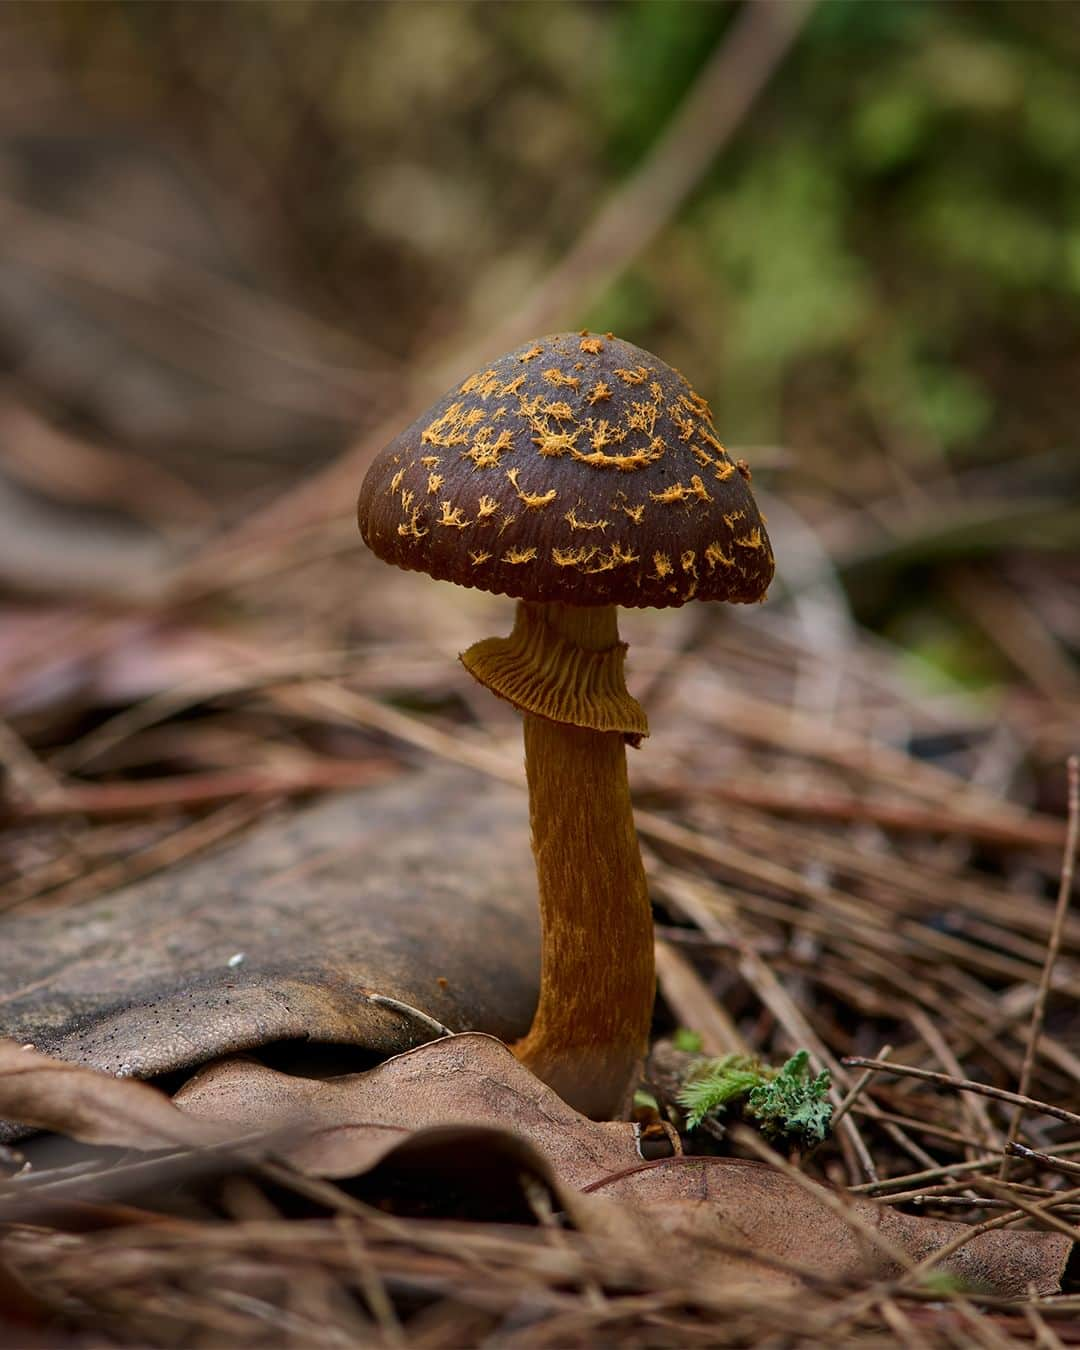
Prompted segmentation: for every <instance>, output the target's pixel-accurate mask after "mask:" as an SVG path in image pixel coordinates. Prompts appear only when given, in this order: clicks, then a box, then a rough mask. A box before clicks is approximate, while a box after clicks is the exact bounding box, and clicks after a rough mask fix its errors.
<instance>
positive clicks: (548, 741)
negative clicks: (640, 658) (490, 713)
mask: <svg viewBox="0 0 1080 1350" xmlns="http://www.w3.org/2000/svg"><path fill="white" fill-rule="evenodd" d="M544 610H545V613H544V617H545V619H546V621H547V623H548V624H549V625H550V626H551V627H552V628H553V629H554V630H555V631H556V632H558V633H559V634H560V635H561V636H563V637H565V638H567V639H569V640H570V641H572V642H574V643H576V644H577V645H579V646H581V647H585V648H590V649H592V650H604V649H605V648H607V647H610V646H611V645H613V644H614V643H617V642H618V640H619V637H618V628H617V623H616V614H615V608H614V606H602V607H596V608H591V609H585V608H572V607H570V606H566V605H548V606H545V607H544ZM525 768H526V774H527V777H528V783H529V816H530V820H531V824H532V837H533V853H534V855H535V858H536V872H537V880H538V883H539V892H540V916H541V926H542V956H541V974H540V1000H539V1003H538V1005H537V1009H536V1015H535V1017H534V1019H533V1024H532V1027H531V1028H530V1030H529V1033H528V1035H527V1036H526V1037H525V1038H524V1040H522V1041H519V1042H518V1043H517V1045H516V1046H515V1047H514V1051H515V1053H516V1054H517V1056H518V1058H519V1059H521V1060H522V1061H523V1062H524V1063H525V1064H527V1065H528V1066H529V1067H530V1068H531V1069H532V1070H533V1072H534V1073H536V1074H537V1075H538V1076H539V1077H540V1078H542V1079H543V1080H544V1081H545V1082H546V1083H548V1084H550V1085H551V1086H552V1087H553V1088H554V1089H555V1091H556V1092H558V1093H559V1095H560V1096H561V1097H563V1098H564V1100H566V1101H568V1102H569V1103H570V1104H571V1105H572V1106H575V1107H576V1108H577V1109H578V1110H579V1111H582V1112H584V1113H585V1114H586V1115H590V1116H594V1117H598V1118H611V1117H612V1116H615V1115H617V1114H619V1113H620V1112H621V1111H622V1110H624V1109H625V1107H626V1105H627V1102H628V1098H629V1095H630V1093H631V1091H632V1090H633V1087H634V1084H635V1082H636V1080H637V1076H638V1073H639V1070H640V1065H641V1060H642V1057H643V1056H644V1053H645V1050H646V1048H647V1044H648V1035H649V1024H650V1021H651V1017H652V1005H653V997H654V992H655V978H656V977H655V970H654V966H653V925H652V912H651V909H650V906H649V893H648V887H647V885H646V881H645V871H644V868H643V867H642V864H641V853H640V850H639V848H638V841H637V834H636V831H635V829H634V819H633V812H632V809H631V804H630V789H629V785H628V783H627V777H626V748H625V743H624V740H623V736H622V734H621V733H619V732H612V731H590V730H587V729H585V728H582V727H574V726H567V725H564V724H562V723H559V722H553V721H551V720H550V719H548V718H544V717H537V716H534V715H533V714H531V713H526V714H525Z"/></svg>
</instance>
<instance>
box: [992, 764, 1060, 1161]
mask: <svg viewBox="0 0 1080 1350" xmlns="http://www.w3.org/2000/svg"><path fill="white" fill-rule="evenodd" d="M1067 771H1068V776H1069V830H1068V834H1067V836H1066V839H1065V857H1064V860H1063V862H1062V865H1061V885H1060V886H1059V888H1058V897H1057V907H1056V909H1055V910H1054V926H1053V928H1052V929H1051V930H1050V942H1049V945H1048V946H1047V949H1046V960H1045V961H1044V962H1043V968H1042V977H1041V978H1040V980H1039V992H1038V995H1037V997H1036V999H1035V1006H1034V1008H1032V1010H1031V1027H1030V1029H1029V1031H1028V1039H1027V1045H1026V1046H1025V1048H1024V1063H1023V1067H1022V1068H1021V1070H1020V1083H1019V1089H1018V1095H1019V1096H1020V1097H1026V1096H1027V1094H1028V1092H1029V1090H1030V1087H1031V1076H1032V1072H1033V1071H1034V1068H1035V1056H1036V1054H1037V1053H1038V1049H1039V1037H1040V1035H1041V1034H1042V1029H1043V1023H1044V1022H1045V1020H1046V999H1047V995H1048V994H1049V992H1050V980H1051V977H1052V976H1053V972H1054V963H1055V962H1056V961H1057V957H1058V952H1060V950H1061V936H1062V933H1063V932H1064V931H1065V915H1066V914H1067V913H1068V909H1069V899H1070V897H1071V895H1072V889H1073V878H1074V876H1075V871H1076V850H1077V843H1078V841H1080V755H1070V756H1069V761H1068V765H1067ZM1023 1118H1024V1105H1023V1103H1021V1102H1018V1103H1017V1106H1016V1110H1015V1111H1014V1112H1013V1116H1012V1120H1011V1121H1010V1122H1009V1135H1008V1139H1007V1141H1006V1153H1005V1156H1004V1157H1003V1158H1002V1160H1001V1174H1000V1175H1001V1177H1002V1179H1003V1180H1004V1178H1005V1177H1007V1176H1008V1175H1009V1153H1008V1148H1007V1145H1008V1144H1012V1143H1015V1142H1016V1139H1017V1136H1018V1135H1019V1133H1020V1124H1021V1121H1022V1120H1023Z"/></svg>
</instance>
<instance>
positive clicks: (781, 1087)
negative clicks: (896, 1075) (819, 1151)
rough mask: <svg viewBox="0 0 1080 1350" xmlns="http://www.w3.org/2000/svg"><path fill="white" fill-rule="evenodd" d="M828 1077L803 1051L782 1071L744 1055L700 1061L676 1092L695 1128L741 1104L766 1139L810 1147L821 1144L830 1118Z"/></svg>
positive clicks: (793, 1057) (680, 1103) (688, 1120)
mask: <svg viewBox="0 0 1080 1350" xmlns="http://www.w3.org/2000/svg"><path fill="white" fill-rule="evenodd" d="M829 1087H830V1079H829V1075H828V1073H827V1072H826V1071H824V1070H823V1071H822V1072H821V1073H819V1074H818V1075H817V1076H816V1077H815V1076H813V1075H812V1074H811V1071H810V1056H809V1055H808V1054H807V1052H806V1051H805V1050H800V1051H798V1053H797V1054H794V1055H792V1057H791V1058H790V1059H789V1060H788V1061H787V1063H786V1064H784V1065H782V1066H781V1067H780V1068H779V1069H773V1068H770V1067H769V1066H768V1065H764V1064H762V1063H761V1061H760V1060H759V1059H754V1058H750V1057H748V1056H745V1055H725V1056H724V1058H723V1059H708V1060H702V1061H700V1062H699V1063H698V1064H696V1065H695V1066H694V1067H693V1069H692V1071H691V1076H690V1077H689V1078H688V1079H687V1081H686V1083H685V1084H684V1086H683V1088H682V1091H681V1092H680V1093H679V1094H678V1097H677V1099H676V1100H677V1101H678V1103H679V1105H680V1106H681V1107H683V1108H684V1109H685V1110H686V1113H687V1116H686V1123H687V1125H688V1126H689V1127H690V1128H691V1129H696V1128H697V1127H698V1126H699V1125H700V1124H701V1123H702V1121H703V1120H704V1119H705V1117H706V1116H708V1115H709V1114H710V1113H715V1114H720V1113H722V1112H723V1111H725V1110H726V1108H727V1107H728V1106H729V1105H730V1104H731V1103H732V1102H736V1101H738V1102H742V1103H743V1109H744V1111H745V1114H746V1115H747V1116H749V1117H750V1118H751V1119H753V1120H756V1121H757V1122H758V1124H759V1125H760V1127H761V1132H762V1134H763V1135H765V1137H766V1138H767V1139H782V1140H787V1141H790V1142H791V1143H796V1144H800V1145H802V1146H806V1145H809V1144H818V1143H820V1142H821V1141H822V1140H823V1139H824V1138H825V1135H826V1134H827V1133H828V1129H829V1121H830V1120H831V1119H832V1103H831V1102H830V1101H829V1096H828V1094H829Z"/></svg>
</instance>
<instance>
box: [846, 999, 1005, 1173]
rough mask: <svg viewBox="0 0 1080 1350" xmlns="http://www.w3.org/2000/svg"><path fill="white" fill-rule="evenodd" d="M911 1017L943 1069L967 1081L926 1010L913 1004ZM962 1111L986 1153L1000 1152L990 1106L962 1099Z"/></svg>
mask: <svg viewBox="0 0 1080 1350" xmlns="http://www.w3.org/2000/svg"><path fill="white" fill-rule="evenodd" d="M907 1014H908V1017H909V1019H910V1021H911V1025H912V1026H913V1027H914V1028H915V1030H916V1031H917V1032H918V1033H919V1035H920V1036H921V1037H922V1038H923V1040H924V1041H925V1042H926V1044H927V1045H928V1046H929V1048H930V1050H932V1051H933V1053H934V1054H935V1055H937V1057H938V1059H939V1060H940V1061H941V1066H942V1068H943V1069H945V1070H946V1072H948V1073H950V1074H952V1075H953V1076H954V1077H956V1078H963V1076H964V1072H963V1070H962V1069H961V1067H960V1062H959V1060H958V1059H957V1058H956V1056H955V1055H954V1054H953V1051H952V1049H951V1047H950V1046H949V1043H948V1041H946V1039H945V1037H944V1036H942V1034H941V1032H940V1031H938V1029H937V1027H936V1026H934V1024H933V1022H931V1020H930V1018H929V1017H927V1015H926V1013H925V1012H924V1011H923V1010H922V1008H920V1007H919V1006H918V1005H917V1004H911V1005H910V1006H909V1007H908V1010H907ZM879 1058H881V1059H884V1058H885V1056H884V1055H882V1056H879ZM870 1072H872V1071H871V1070H870V1069H867V1073H870ZM960 1109H961V1110H962V1111H963V1113H964V1115H965V1117H966V1118H967V1122H968V1126H969V1127H970V1129H971V1132H972V1133H973V1134H974V1135H976V1136H977V1137H979V1136H981V1138H979V1147H980V1148H984V1149H986V1148H996V1147H997V1146H998V1140H999V1136H998V1133H997V1131H996V1130H995V1129H994V1124H993V1121H992V1120H991V1119H990V1115H989V1112H988V1110H987V1107H986V1103H985V1102H984V1101H983V1100H982V1099H981V1098H980V1097H978V1096H977V1095H975V1096H972V1097H961V1098H960ZM973 1151H974V1150H972V1149H970V1148H969V1156H972V1154H973Z"/></svg>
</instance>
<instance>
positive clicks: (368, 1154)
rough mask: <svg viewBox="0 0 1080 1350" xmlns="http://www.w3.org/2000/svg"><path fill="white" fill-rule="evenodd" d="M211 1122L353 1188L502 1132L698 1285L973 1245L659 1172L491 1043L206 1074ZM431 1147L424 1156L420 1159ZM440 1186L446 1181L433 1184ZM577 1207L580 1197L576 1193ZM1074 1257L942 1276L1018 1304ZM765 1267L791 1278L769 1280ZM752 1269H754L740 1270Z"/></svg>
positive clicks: (752, 1167)
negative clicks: (462, 1131)
mask: <svg viewBox="0 0 1080 1350" xmlns="http://www.w3.org/2000/svg"><path fill="white" fill-rule="evenodd" d="M175 1101H176V1104H177V1105H178V1106H180V1107H182V1108H183V1109H184V1110H187V1111H191V1112H192V1113H194V1114H196V1115H198V1116H200V1117H201V1118H203V1119H207V1120H215V1121H227V1122H229V1123H230V1124H232V1125H233V1126H239V1127H242V1128H244V1129H255V1128H265V1127H267V1126H268V1125H277V1124H290V1125H294V1126H297V1125H298V1124H299V1123H300V1122H301V1121H306V1122H307V1123H308V1126H309V1129H308V1131H307V1132H306V1135H305V1137H303V1138H301V1139H299V1140H298V1142H296V1143H295V1144H293V1145H292V1146H290V1147H289V1149H288V1150H287V1152H288V1156H289V1157H290V1159H291V1161H292V1162H293V1164H294V1165H295V1166H297V1167H298V1168H299V1169H300V1170H303V1171H306V1172H308V1173H310V1174H314V1175H320V1176H327V1177H335V1178H344V1177H355V1176H356V1175H358V1174H361V1173H363V1172H365V1171H367V1170H369V1169H370V1168H372V1167H374V1166H377V1165H384V1166H385V1165H386V1164H387V1163H388V1160H389V1159H390V1158H391V1157H392V1155H393V1152H394V1150H395V1149H397V1148H400V1147H401V1146H402V1143H401V1140H400V1139H399V1138H397V1137H395V1132H397V1131H401V1130H413V1131H430V1130H432V1129H433V1128H437V1127H439V1126H443V1127H446V1126H450V1125H453V1126H455V1127H459V1128H460V1127H470V1128H474V1129H475V1128H478V1127H482V1126H487V1127H499V1128H500V1129H501V1130H503V1131H511V1132H512V1135H513V1137H516V1138H517V1139H518V1140H519V1141H521V1142H523V1143H524V1144H526V1145H528V1146H529V1147H530V1148H532V1149H535V1150H536V1151H537V1152H538V1153H539V1154H540V1155H541V1157H542V1158H543V1159H544V1161H545V1162H546V1163H547V1164H548V1165H549V1167H550V1178H551V1181H552V1184H553V1185H557V1186H558V1187H561V1188H562V1196H563V1203H564V1207H565V1208H566V1209H567V1210H568V1211H569V1212H570V1214H571V1215H572V1217H573V1219H574V1222H575V1223H576V1225H577V1226H578V1227H580V1228H582V1229H583V1230H584V1231H586V1232H589V1231H592V1232H603V1233H604V1234H605V1235H606V1236H608V1237H616V1238H618V1239H619V1240H620V1241H622V1242H623V1243H625V1244H626V1246H627V1251H628V1253H629V1254H633V1255H636V1256H638V1257H640V1256H641V1255H642V1254H643V1253H646V1252H652V1254H653V1257H654V1259H656V1260H670V1261H671V1262H673V1263H676V1264H677V1265H678V1268H679V1269H680V1270H682V1271H684V1272H686V1273H687V1274H692V1275H696V1276H699V1277H701V1278H703V1279H718V1278H724V1279H729V1278H731V1275H732V1269H731V1267H732V1262H736V1263H738V1264H739V1265H740V1271H739V1273H740V1277H741V1278H746V1279H759V1280H760V1279H767V1280H768V1281H769V1282H770V1283H772V1284H780V1285H784V1286H790V1287H795V1286H797V1285H798V1284H799V1277H798V1275H797V1274H796V1273H795V1272H797V1271H798V1270H799V1269H800V1268H801V1269H804V1270H807V1271H810V1270H812V1271H813V1273H814V1274H815V1275H816V1276H818V1277H820V1278H824V1279H829V1278H837V1279H843V1278H854V1277H862V1278H866V1276H867V1275H868V1274H869V1275H871V1276H872V1277H874V1278H882V1279H892V1278H896V1277H898V1276H900V1275H901V1274H903V1271H904V1267H903V1265H902V1264H901V1263H899V1262H898V1261H896V1260H893V1259H891V1257H890V1256H889V1255H888V1253H887V1252H886V1251H884V1250H881V1249H878V1248H877V1247H875V1246H873V1245H872V1244H870V1243H868V1240H867V1238H866V1237H865V1236H864V1234H863V1232H862V1231H860V1230H867V1229H868V1230H871V1232H872V1233H873V1234H876V1235H878V1236H880V1238H881V1239H882V1244H883V1246H886V1245H888V1246H891V1247H892V1248H893V1249H894V1250H895V1249H897V1248H899V1249H900V1250H902V1251H903V1252H905V1253H907V1255H908V1256H909V1257H910V1258H911V1260H912V1262H917V1261H919V1260H921V1259H922V1258H923V1257H925V1256H927V1255H929V1254H930V1253H931V1252H933V1251H936V1250H938V1249H939V1248H940V1247H942V1246H944V1245H945V1244H946V1243H947V1242H949V1241H951V1240H952V1239H954V1238H955V1237H957V1236H958V1235H960V1234H963V1233H965V1232H966V1231H967V1228H966V1226H965V1225H963V1224H958V1223H950V1222H947V1221H943V1220H934V1219H926V1218H922V1217H914V1216H911V1215H907V1214H902V1213H899V1212H898V1211H897V1210H895V1209H894V1208H892V1207H890V1206H884V1205H878V1204H875V1203H874V1202H873V1201H869V1200H861V1199H859V1200H855V1199H852V1200H850V1201H849V1202H848V1209H849V1212H850V1214H851V1217H852V1220H853V1222H848V1221H847V1220H846V1219H845V1218H844V1217H843V1216H841V1215H839V1214H837V1213H836V1212H835V1211H834V1210H833V1208H831V1207H830V1206H829V1204H828V1202H827V1199H826V1196H827V1192H826V1191H825V1190H824V1188H822V1187H819V1186H814V1185H810V1186H808V1187H807V1188H805V1189H804V1188H803V1187H801V1186H799V1185H798V1184H797V1183H796V1182H794V1181H792V1180H791V1179H789V1178H788V1177H786V1176H784V1175H783V1174H782V1173H781V1172H779V1171H777V1170H775V1169H774V1168H771V1167H768V1166H766V1165H764V1164H762V1163H758V1162H751V1161H747V1160H744V1159H739V1158H714V1157H701V1158H691V1157H685V1156H680V1155H676V1156H673V1157H671V1158H668V1159H662V1160H660V1161H657V1162H652V1163H646V1162H644V1161H643V1159H642V1157H641V1154H640V1152H639V1151H638V1146H637V1139H636V1136H635V1132H634V1127H633V1126H632V1125H630V1124H628V1123H625V1122H619V1121H615V1122H604V1123H597V1122H595V1121H591V1120H588V1119H587V1118H586V1117H584V1116H581V1115H579V1114H578V1113H577V1112H576V1111H574V1110H573V1109H572V1108H571V1107H569V1106H567V1105H566V1103H565V1102H563V1101H561V1100H560V1098H558V1097H557V1096H556V1095H555V1094H554V1093H553V1092H552V1091H551V1089H550V1088H548V1087H546V1086H545V1085H544V1084H543V1083H541V1082H540V1081H539V1080H538V1079H536V1078H535V1077H534V1076H533V1075H532V1074H531V1073H530V1072H529V1071H528V1070H527V1069H526V1068H525V1067H524V1066H523V1065H521V1064H519V1063H518V1061H517V1060H516V1059H515V1058H514V1056H513V1054H512V1053H511V1052H510V1050H509V1049H508V1048H507V1047H506V1046H505V1045H503V1044H501V1043H500V1042H498V1041H496V1040H494V1039H493V1038H491V1037H487V1036H479V1035H475V1034H473V1035H461V1036H454V1037H450V1038H447V1039H445V1040H441V1041H435V1042H431V1043H429V1044H427V1045H423V1046H420V1047H418V1048H417V1049H415V1050H411V1051H409V1052H407V1053H405V1054H401V1055H398V1056H396V1057H395V1058H393V1059H390V1060H387V1061H385V1062H384V1063H382V1064H380V1065H378V1066H377V1067H376V1068H374V1069H372V1070H370V1071H369V1072H367V1073H361V1074H350V1075H347V1076H343V1077H340V1078H336V1079H329V1080H318V1081H317V1080H313V1079H305V1078H297V1077H292V1076H290V1075H288V1074H283V1073H279V1072H278V1071H276V1070H274V1069H270V1068H268V1067H267V1066H266V1065H263V1064H259V1063H256V1062H254V1061H251V1060H231V1061H227V1062H224V1063H220V1064H215V1065H211V1066H209V1067H207V1068H206V1069H204V1070H202V1071H201V1072H200V1073H199V1074H197V1075H196V1076H195V1077H194V1078H193V1079H192V1080H190V1081H189V1082H188V1083H187V1084H185V1085H184V1087H183V1088H182V1089H181V1090H180V1091H179V1092H178V1093H177V1094H176V1097H175ZM419 1146H420V1145H419V1141H418V1142H417V1144H416V1147H419ZM434 1184H435V1183H434V1182H432V1185H434ZM572 1193H573V1194H572ZM1071 1249H1072V1244H1071V1243H1070V1241H1069V1239H1068V1238H1067V1237H1065V1236H1064V1235H1062V1234H1058V1233H1045V1232H1034V1233H1033V1232H1010V1231H1007V1230H998V1231H994V1232H988V1233H983V1234H981V1235H979V1236H977V1237H975V1238H972V1239H971V1241H969V1242H968V1243H967V1244H966V1245H965V1246H964V1247H962V1248H961V1249H960V1250H959V1251H957V1252H956V1253H955V1254H953V1255H952V1256H950V1257H948V1258H946V1259H945V1260H944V1261H943V1262H942V1269H943V1270H944V1271H946V1272H947V1273H949V1274H950V1275H953V1276H954V1277H956V1278H957V1279H959V1280H961V1281H963V1282H964V1283H965V1284H966V1285H969V1286H972V1287H976V1288H980V1289H983V1290H986V1291H989V1292H994V1293H997V1294H1004V1295H1009V1296H1014V1295H1016V1296H1019V1295H1021V1294H1023V1293H1025V1292H1026V1291H1027V1290H1028V1289H1029V1288H1031V1287H1033V1288H1035V1289H1036V1290H1037V1291H1038V1292H1039V1293H1041V1294H1046V1293H1050V1292H1052V1291H1053V1290H1055V1289H1056V1288H1057V1287H1058V1284H1059V1281H1060V1279H1061V1276H1062V1273H1063V1271H1064V1268H1065V1264H1066V1262H1067V1260H1068V1258H1069V1254H1070V1251H1071ZM755 1253H759V1254H764V1255H765V1256H767V1257H769V1258H772V1259H773V1260H776V1261H779V1262H781V1263H785V1264H787V1265H790V1266H791V1267H792V1270H791V1272H790V1273H786V1274H785V1273H783V1272H777V1271H776V1270H775V1269H773V1270H770V1271H769V1272H763V1271H762V1269H761V1267H760V1266H755V1264H754V1262H753V1256H754V1254H755ZM743 1266H744V1267H745V1268H741V1267H743Z"/></svg>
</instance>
